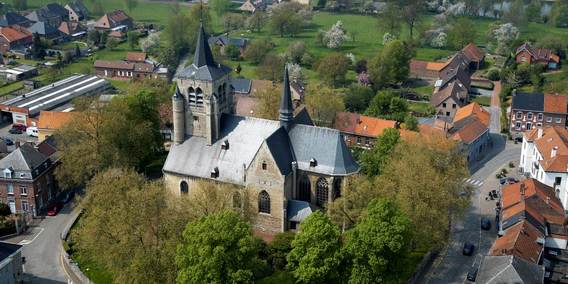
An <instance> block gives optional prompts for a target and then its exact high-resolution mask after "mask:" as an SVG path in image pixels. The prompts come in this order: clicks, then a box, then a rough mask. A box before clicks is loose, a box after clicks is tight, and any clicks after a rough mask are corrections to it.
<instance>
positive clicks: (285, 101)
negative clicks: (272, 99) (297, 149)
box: [280, 67, 294, 129]
mask: <svg viewBox="0 0 568 284" xmlns="http://www.w3.org/2000/svg"><path fill="white" fill-rule="evenodd" d="M293 122H294V109H293V108H292V92H290V79H289V76H288V67H284V91H283V92H282V99H281V101H280V125H282V126H284V127H285V128H286V129H288V128H289V127H290V126H291V125H292V123H293Z"/></svg>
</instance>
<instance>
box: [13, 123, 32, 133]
mask: <svg viewBox="0 0 568 284" xmlns="http://www.w3.org/2000/svg"><path fill="white" fill-rule="evenodd" d="M12 128H16V129H20V130H22V132H24V131H26V129H27V128H28V127H27V126H25V125H23V124H13V125H12Z"/></svg>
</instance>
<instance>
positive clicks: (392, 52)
mask: <svg viewBox="0 0 568 284" xmlns="http://www.w3.org/2000/svg"><path fill="white" fill-rule="evenodd" d="M412 56H413V52H412V49H411V48H410V46H409V45H407V44H404V43H403V42H401V41H399V40H393V41H390V42H389V43H387V45H386V46H385V48H384V49H383V50H382V51H381V52H379V53H378V54H377V55H376V56H375V57H374V58H373V59H371V60H370V61H369V63H368V67H367V69H368V72H369V77H370V78H371V81H372V82H373V84H374V86H375V88H383V87H386V86H389V85H396V84H399V83H401V82H404V81H405V80H406V79H407V78H408V74H409V72H410V70H409V66H410V59H412Z"/></svg>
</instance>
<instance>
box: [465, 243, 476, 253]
mask: <svg viewBox="0 0 568 284" xmlns="http://www.w3.org/2000/svg"><path fill="white" fill-rule="evenodd" d="M474 250H475V246H474V245H473V244H472V243H469V242H465V243H464V244H463V250H462V254H463V255H467V256H471V255H472V254H473V251H474Z"/></svg>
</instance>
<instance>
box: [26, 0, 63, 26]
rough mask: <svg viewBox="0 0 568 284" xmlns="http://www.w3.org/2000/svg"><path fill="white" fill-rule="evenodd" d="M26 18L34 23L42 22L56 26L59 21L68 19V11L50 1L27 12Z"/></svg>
mask: <svg viewBox="0 0 568 284" xmlns="http://www.w3.org/2000/svg"><path fill="white" fill-rule="evenodd" d="M26 18H28V19H29V20H30V21H32V22H35V23H39V22H44V23H46V24H48V25H50V26H54V27H58V26H59V24H61V22H63V21H68V20H69V12H68V11H67V9H65V8H64V7H63V6H61V5H59V4H57V3H50V4H47V5H45V6H43V7H41V8H39V9H37V10H35V11H33V12H31V13H29V14H27V15H26Z"/></svg>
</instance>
